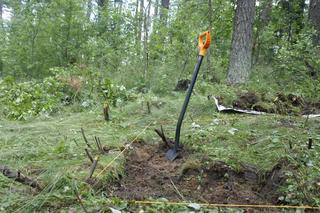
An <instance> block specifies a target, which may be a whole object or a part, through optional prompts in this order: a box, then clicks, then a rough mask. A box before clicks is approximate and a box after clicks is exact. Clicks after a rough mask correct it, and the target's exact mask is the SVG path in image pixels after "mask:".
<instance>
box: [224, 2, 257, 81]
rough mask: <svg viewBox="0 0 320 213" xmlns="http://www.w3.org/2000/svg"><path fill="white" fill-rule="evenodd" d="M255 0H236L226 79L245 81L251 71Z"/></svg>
mask: <svg viewBox="0 0 320 213" xmlns="http://www.w3.org/2000/svg"><path fill="white" fill-rule="evenodd" d="M254 16H255V0H238V1H237V8H236V13H235V16H234V22H233V34H232V47H231V53H230V62H229V69H228V78H227V81H228V83H229V84H232V85H234V84H241V83H246V82H247V81H248V79H249V75H250V72H251V59H252V41H253V24H254Z"/></svg>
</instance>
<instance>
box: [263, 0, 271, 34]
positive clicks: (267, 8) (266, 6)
mask: <svg viewBox="0 0 320 213" xmlns="http://www.w3.org/2000/svg"><path fill="white" fill-rule="evenodd" d="M271 12H272V1H271V0H265V1H264V2H263V6H262V10H261V14H260V23H261V26H262V28H264V27H266V26H268V24H269V22H270V20H271Z"/></svg>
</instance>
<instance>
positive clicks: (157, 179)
mask: <svg viewBox="0 0 320 213" xmlns="http://www.w3.org/2000/svg"><path fill="white" fill-rule="evenodd" d="M165 151H166V150H164V148H163V146H162V145H150V144H146V143H145V142H138V143H134V145H133V148H132V150H130V152H128V154H127V156H126V164H125V174H126V175H125V176H124V177H122V179H121V180H119V181H118V182H116V183H113V184H112V185H111V186H110V187H108V188H109V190H110V191H109V192H110V196H117V197H121V198H123V199H128V200H144V199H148V198H153V199H157V198H166V199H168V200H170V201H182V200H187V201H192V202H208V203H233V204H240V203H241V204H276V203H278V197H279V196H281V194H280V193H279V191H278V189H279V187H280V186H281V184H283V181H284V172H283V168H282V165H284V164H282V163H279V164H277V165H276V166H274V168H273V169H272V170H270V171H267V172H265V171H264V172H261V171H259V170H258V169H256V168H254V167H252V166H247V165H243V166H242V167H243V168H242V169H241V170H239V171H236V170H234V169H232V168H231V167H230V166H228V165H227V164H225V163H224V162H220V161H216V162H209V161H207V160H205V159H201V160H190V159H191V157H190V155H189V153H188V151H182V152H181V155H180V158H178V159H176V160H175V161H174V162H170V161H168V160H167V159H166V158H165Z"/></svg>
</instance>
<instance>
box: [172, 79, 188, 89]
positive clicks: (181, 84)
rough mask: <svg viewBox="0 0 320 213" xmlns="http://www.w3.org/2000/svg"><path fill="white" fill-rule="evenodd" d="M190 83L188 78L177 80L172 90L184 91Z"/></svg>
mask: <svg viewBox="0 0 320 213" xmlns="http://www.w3.org/2000/svg"><path fill="white" fill-rule="evenodd" d="M190 83H191V81H190V80H189V79H182V80H179V81H178V83H177V85H176V88H175V89H174V91H186V90H187V89H188V87H189V85H190Z"/></svg>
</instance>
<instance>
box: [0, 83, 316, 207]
mask: <svg viewBox="0 0 320 213" xmlns="http://www.w3.org/2000/svg"><path fill="white" fill-rule="evenodd" d="M207 91H208V90H207ZM209 91H210V90H209ZM222 91H225V92H227V91H228V92H229V94H231V96H232V94H235V93H234V91H229V90H228V89H227V88H222ZM222 91H220V93H223V92H222ZM210 93H214V94H216V93H219V89H217V88H216V89H215V90H211V91H210ZM200 94H202V95H200ZM206 95H208V94H204V93H201V91H200V92H198V93H196V95H194V96H193V97H192V100H191V102H190V105H189V108H188V113H187V114H186V117H185V121H184V125H183V131H182V135H181V141H182V143H184V144H186V145H188V146H189V147H192V148H193V149H194V150H196V152H195V154H194V157H197V155H201V156H203V155H206V156H208V157H209V158H210V159H212V160H222V161H225V162H227V163H228V164H230V165H231V166H233V167H234V168H239V167H240V165H241V164H251V165H254V166H256V167H257V168H259V169H261V170H268V169H270V168H272V166H273V165H275V164H276V163H277V162H278V161H279V160H280V159H283V158H286V159H289V161H290V162H291V163H292V164H298V165H302V166H301V167H299V168H300V169H299V172H300V173H299V175H300V177H298V178H300V179H301V180H303V179H306V180H309V181H310V185H308V183H303V184H302V183H301V182H300V183H297V181H296V182H294V181H293V180H292V179H290V180H289V182H288V185H292V187H293V188H294V190H300V189H301V187H302V188H303V187H305V186H306V187H307V186H308V187H309V186H313V185H312V184H311V182H312V181H314V179H315V178H316V177H317V174H319V168H320V163H319V162H320V158H319V155H318V153H319V151H320V146H319V142H320V135H319V130H320V127H319V124H318V122H319V120H318V119H310V120H309V121H308V122H307V123H306V122H305V119H303V118H301V117H288V116H280V115H265V116H252V115H242V114H223V113H218V112H216V110H215V107H214V105H213V102H211V101H208V100H207V98H206ZM218 95H219V94H218ZM183 99H184V95H183V94H179V93H173V94H171V95H170V96H165V97H161V98H153V100H152V101H153V102H154V103H155V104H158V103H160V102H161V103H162V106H161V107H160V108H159V109H158V108H156V107H152V108H151V109H152V113H151V114H147V107H146V104H145V102H144V101H143V100H144V99H141V98H138V99H137V100H136V101H135V102H129V103H128V104H127V105H125V106H122V107H119V108H113V109H111V116H112V121H111V122H105V121H104V120H103V116H102V112H100V111H101V110H100V107H99V106H97V107H96V109H92V110H91V111H85V112H81V113H72V112H71V111H68V109H66V110H65V112H63V113H60V114H56V115H54V116H53V117H48V118H46V117H42V118H41V117H38V118H35V119H33V120H28V121H8V120H6V119H2V120H1V125H0V144H1V146H0V164H3V165H6V166H8V167H9V168H11V169H15V170H16V169H19V170H20V171H21V173H22V174H25V175H28V176H30V177H34V178H37V179H39V181H40V182H41V184H42V185H43V186H44V189H43V191H41V192H40V193H37V192H35V191H33V190H32V189H30V188H29V187H28V186H23V185H21V184H19V183H17V182H15V181H12V180H9V179H7V178H6V177H4V176H3V175H0V212H1V211H4V212H6V211H7V212H12V211H16V212H33V211H36V212H38V211H54V210H58V209H59V211H62V212H63V211H67V210H68V209H69V208H75V209H77V210H78V211H81V207H80V204H79V202H78V201H77V199H76V196H75V193H74V191H75V190H76V191H78V193H79V194H80V195H81V197H82V200H83V203H84V205H85V206H86V207H87V208H88V209H89V210H90V211H96V210H99V209H101V208H102V209H105V210H107V209H108V206H116V207H118V208H120V207H123V208H125V207H127V205H129V204H128V203H127V202H126V201H120V200H117V199H113V198H106V197H105V196H104V195H103V194H101V192H100V193H94V192H93V190H92V189H91V188H90V186H89V185H87V184H86V183H85V182H84V179H85V178H86V177H87V175H88V172H89V168H88V167H89V165H90V164H89V160H88V158H87V157H86V155H85V152H84V148H85V147H86V145H85V143H84V141H83V139H82V135H81V132H80V128H83V129H84V130H85V133H86V135H87V137H88V139H89V140H90V141H91V143H92V145H93V146H94V144H93V136H98V137H100V139H101V142H102V144H103V145H106V146H110V147H113V149H115V151H114V152H113V153H112V154H108V155H104V156H101V158H100V161H99V165H100V166H99V168H98V169H97V171H96V173H95V174H97V173H99V172H100V171H101V170H102V168H103V167H104V166H106V165H107V164H108V163H109V162H110V161H111V160H112V159H113V158H114V157H115V156H116V155H117V154H119V150H118V149H117V147H122V146H124V145H125V144H126V143H128V142H130V141H132V140H133V139H134V138H135V137H136V136H137V135H139V134H141V135H140V136H139V138H143V139H144V140H145V141H147V142H149V143H157V142H158V141H159V138H158V136H157V135H156V134H155V133H154V131H153V129H154V128H158V127H160V125H163V127H164V129H165V132H166V133H167V135H168V136H170V137H172V138H173V137H174V130H175V125H176V120H177V117H178V114H179V112H180V107H181V105H182V102H183ZM194 124H197V125H199V126H200V127H199V128H194V126H195V125H194ZM147 125H150V126H149V127H148V128H147V129H146V131H144V132H143V129H144V128H145V127H146V126H147ZM232 132H234V134H233V133H232ZM309 137H312V138H314V144H315V146H314V149H312V150H307V148H306V146H307V141H308V138H309ZM289 144H291V145H292V149H290V148H289ZM304 161H305V162H309V161H312V163H313V166H311V167H306V166H304V165H303V164H304ZM121 172H123V156H122V155H121V157H120V158H119V159H118V160H117V161H115V163H114V164H112V167H111V168H110V169H107V170H106V171H105V172H104V173H102V175H101V176H99V179H104V180H108V179H110V178H116V177H117V173H121ZM300 179H299V180H300ZM290 181H291V182H290ZM312 183H313V182H312ZM304 184H305V185H304ZM284 190H289V189H284ZM288 193H289V191H288ZM294 193H297V194H298V193H299V192H298V191H294ZM305 193H309V195H310V197H308V199H309V200H307V202H308V203H307V204H312V205H316V204H317V205H319V202H320V201H319V198H317V197H314V195H316V193H318V191H315V189H314V188H310V189H306V191H305ZM298 198H299V199H298ZM297 199H298V200H289V201H290V202H292V203H294V204H302V203H305V202H306V200H303V195H302V194H298V195H297ZM130 208H133V209H134V208H139V207H133V206H130ZM150 208H151V209H157V208H158V210H159V211H160V210H161V208H169V209H170V208H171V209H174V208H175V207H168V206H165V207H161V206H158V207H157V206H151V207H150ZM230 211H231V210H230Z"/></svg>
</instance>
